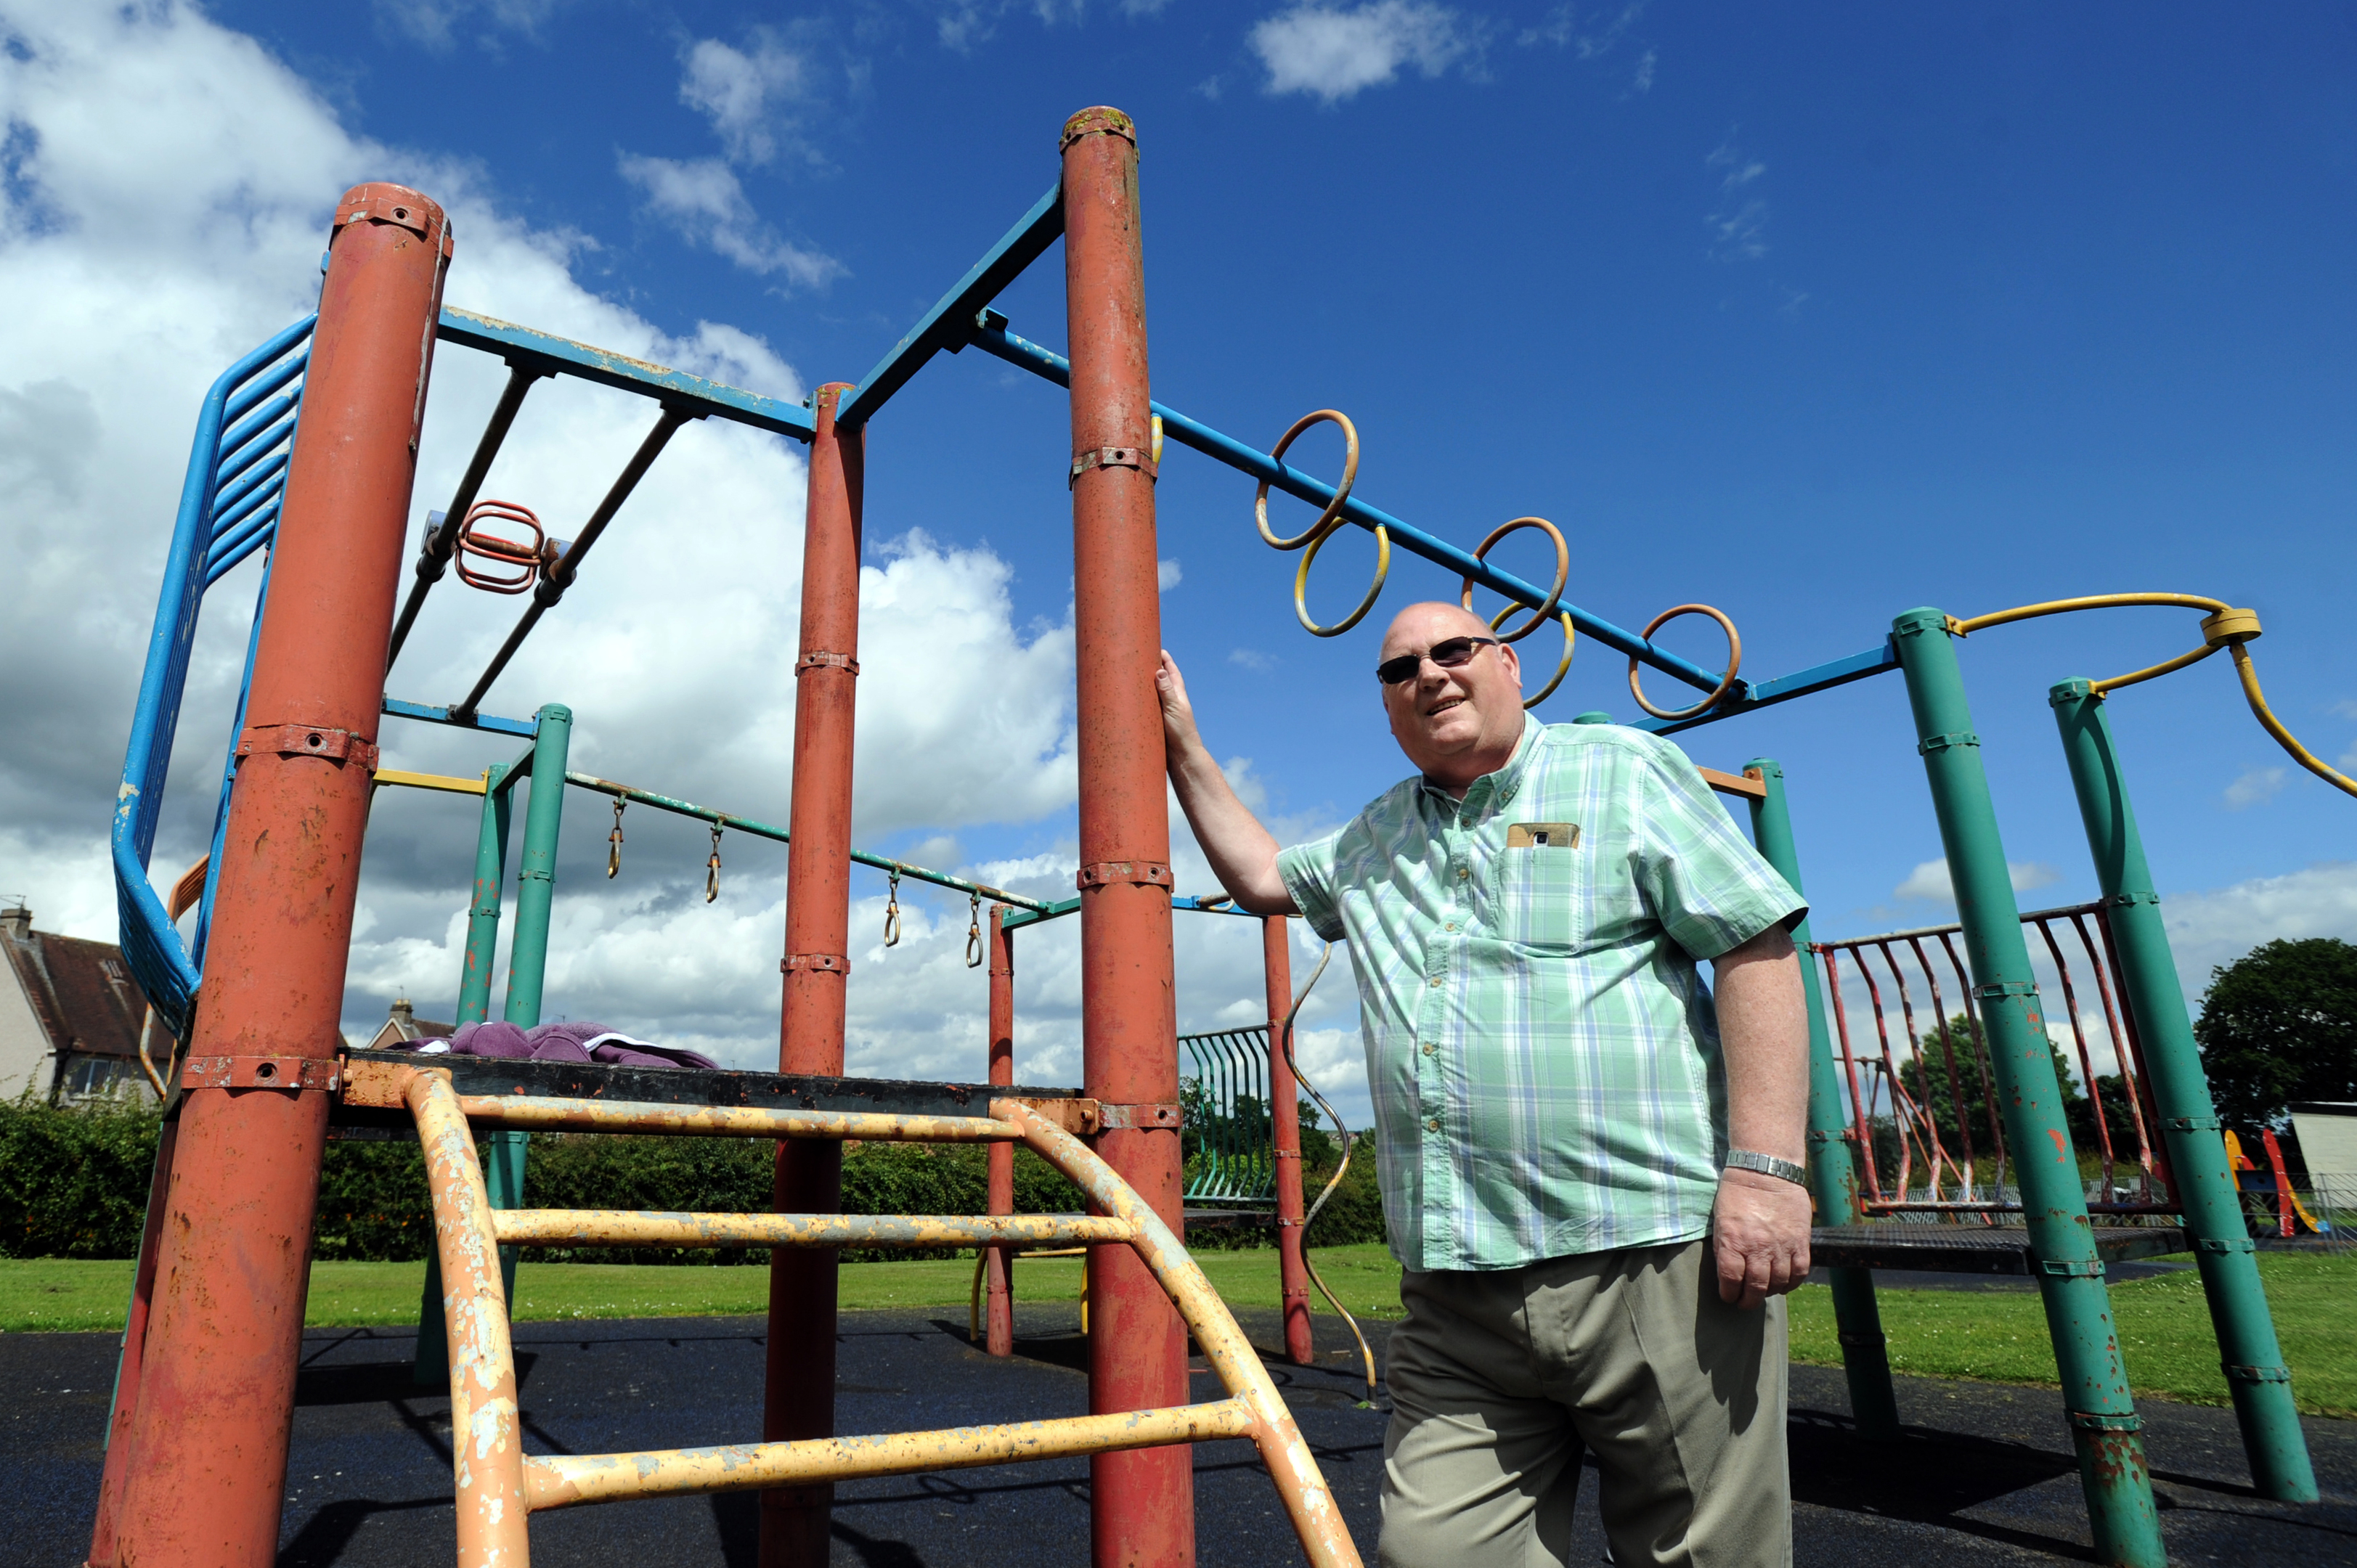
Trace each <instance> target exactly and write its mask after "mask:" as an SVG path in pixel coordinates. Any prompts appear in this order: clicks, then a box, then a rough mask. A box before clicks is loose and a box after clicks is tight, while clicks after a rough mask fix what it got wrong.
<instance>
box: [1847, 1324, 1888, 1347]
mask: <svg viewBox="0 0 2357 1568" xmlns="http://www.w3.org/2000/svg"><path fill="white" fill-rule="evenodd" d="M1834 1337H1835V1339H1836V1340H1838V1341H1839V1342H1840V1344H1841V1348H1843V1349H1845V1350H1879V1349H1881V1348H1883V1347H1884V1346H1885V1345H1888V1344H1889V1343H1890V1340H1889V1337H1888V1336H1886V1335H1885V1334H1883V1332H1882V1331H1881V1330H1880V1329H1873V1330H1870V1331H1868V1332H1867V1333H1864V1334H1860V1333H1856V1332H1854V1331H1852V1330H1849V1329H1843V1330H1842V1331H1840V1332H1839V1333H1837V1334H1835V1336H1834Z"/></svg>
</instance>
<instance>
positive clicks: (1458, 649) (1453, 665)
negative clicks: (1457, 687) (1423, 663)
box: [1425, 637, 1481, 670]
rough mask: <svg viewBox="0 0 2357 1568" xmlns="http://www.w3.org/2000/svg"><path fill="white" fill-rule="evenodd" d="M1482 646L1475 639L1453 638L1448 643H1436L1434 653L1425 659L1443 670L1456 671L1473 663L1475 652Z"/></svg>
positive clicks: (1433, 648) (1433, 646)
mask: <svg viewBox="0 0 2357 1568" xmlns="http://www.w3.org/2000/svg"><path fill="white" fill-rule="evenodd" d="M1480 646H1481V644H1480V641H1479V640H1478V639H1474V638H1470V637H1452V638H1450V639H1448V641H1446V642H1436V643H1434V644H1433V645H1432V651H1431V652H1430V653H1428V654H1426V655H1425V657H1426V658H1427V659H1429V660H1432V661H1433V662H1434V663H1435V664H1437V665H1439V666H1440V667H1441V668H1442V669H1443V670H1456V669H1459V668H1461V667H1462V666H1464V665H1466V664H1468V663H1469V662H1471V660H1472V658H1473V650H1475V649H1477V648H1479V647H1480Z"/></svg>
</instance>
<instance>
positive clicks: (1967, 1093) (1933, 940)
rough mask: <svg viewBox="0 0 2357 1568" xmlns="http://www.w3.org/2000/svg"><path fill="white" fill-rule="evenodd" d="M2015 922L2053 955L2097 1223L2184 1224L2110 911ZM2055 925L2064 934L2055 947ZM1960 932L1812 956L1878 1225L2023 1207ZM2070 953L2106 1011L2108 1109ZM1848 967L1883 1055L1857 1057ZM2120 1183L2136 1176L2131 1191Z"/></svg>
mask: <svg viewBox="0 0 2357 1568" xmlns="http://www.w3.org/2000/svg"><path fill="white" fill-rule="evenodd" d="M2021 922H2022V924H2023V925H2025V926H2032V927H2035V928H2036V929H2037V930H2038V934H2039V936H2040V939H2042V940H2043V942H2044V945H2045V949H2046V953H2047V956H2048V957H2049V958H2050V959H2051V960H2052V961H2053V964H2054V969H2055V972H2056V978H2057V979H2058V980H2059V982H2060V983H2061V993H2062V1005H2063V1011H2064V1014H2065V1015H2066V1016H2067V1018H2068V1019H2069V1023H2070V1030H2071V1039H2072V1045H2073V1046H2074V1047H2076V1050H2077V1056H2078V1067H2079V1080H2080V1082H2081V1084H2082V1085H2083V1086H2084V1088H2085V1090H2086V1093H2087V1099H2088V1101H2089V1110H2090V1112H2091V1113H2092V1120H2093V1127H2094V1134H2095V1137H2094V1142H2095V1147H2096V1150H2097V1153H2098V1154H2099V1155H2100V1158H2101V1161H2102V1169H2103V1180H2102V1184H2101V1188H2100V1192H2099V1193H2096V1194H2091V1195H2090V1196H2089V1198H2088V1202H2087V1208H2088V1210H2089V1211H2090V1212H2091V1213H2098V1214H2175V1213H2177V1212H2179V1205H2178V1202H2177V1198H2176V1194H2175V1189H2174V1187H2172V1186H2171V1184H2170V1179H2169V1167H2168V1160H2167V1156H2166V1155H2165V1154H2164V1153H2163V1152H2162V1150H2161V1147H2160V1142H2159V1139H2158V1137H2157V1136H2156V1135H2155V1134H2156V1133H2157V1132H2158V1128H2159V1118H2158V1115H2157V1114H2156V1112H2155V1111H2154V1108H2153V1104H2152V1101H2151V1091H2150V1090H2149V1088H2148V1087H2147V1081H2146V1075H2145V1068H2144V1048H2143V1045H2142V1043H2141V1042H2140V1041H2139V1040H2138V1039H2137V1038H2136V1022H2135V1019H2134V1018H2133V1017H2131V1016H2129V1015H2127V1013H2126V1011H2125V1009H2123V1008H2122V1007H2121V1006H2120V1004H2119V1003H2118V1001H2117V997H2118V994H2119V992H2120V972H2119V959H2118V955H2117V954H2116V953H2115V950H2114V949H2113V944H2112V930H2111V924H2110V921H2109V920H2108V919H2107V918H2105V917H2104V908H2103V906H2101V905H2100V904H2076V905H2072V906H2070V907H2068V908H2061V909H2037V910H2031V911H2030V912H2029V913H2027V914H2024V915H2023V916H2022V917H2021ZM2057 925H2061V926H2062V927H2063V928H2064V929H2063V932H2062V934H2061V936H2060V937H2058V936H2057V935H2056V932H2055V927H2056V926H2057ZM1963 929H1964V928H1963V927H1962V926H1927V927H1924V928H1922V929H1917V930H1911V931H1889V932H1886V933H1884V934H1882V935H1880V936H1871V937H1853V938H1849V939H1846V940H1841V941H1832V942H1814V943H1812V944H1811V945H1810V950H1811V951H1813V952H1814V953H1815V954H1817V955H1818V957H1819V958H1820V959H1821V960H1822V961H1824V972H1825V995H1826V999H1827V1001H1828V1003H1829V1004H1831V1007H1832V1011H1833V1016H1834V1027H1835V1033H1836V1036H1837V1037H1838V1039H1839V1041H1840V1049H1841V1064H1842V1071H1843V1075H1844V1078H1845V1080H1846V1085H1847V1088H1848V1090H1849V1114H1850V1132H1849V1142H1850V1144H1851V1146H1852V1148H1853V1149H1854V1150H1855V1151H1856V1153H1857V1157H1858V1159H1859V1161H1860V1162H1861V1164H1862V1165H1863V1166H1864V1169H1863V1170H1862V1171H1861V1172H1860V1173H1859V1174H1860V1177H1861V1181H1862V1185H1863V1186H1864V1187H1865V1190H1866V1193H1867V1197H1866V1198H1865V1200H1864V1202H1865V1208H1866V1209H1867V1212H1868V1213H1870V1214H1901V1213H1924V1214H1953V1215H1956V1216H1958V1217H1962V1216H1965V1215H1981V1216H1984V1217H1986V1216H1989V1215H1994V1214H2005V1213H2018V1212H2019V1211H2020V1209H2021V1204H2020V1203H2019V1202H2018V1200H2016V1199H2013V1198H2010V1197H2008V1196H2007V1189H2006V1185H2005V1166H2006V1156H2007V1150H2006V1146H2005V1127H2004V1123H2003V1121H2002V1119H2001V1118H2000V1116H1999V1113H1998V1102H1999V1096H1998V1093H1997V1088H1996V1074H1995V1072H1994V1070H1993V1069H1991V1067H1990V1064H1989V1058H1988V1045H1987V1041H1986V1036H1984V1034H1983V1032H1982V1029H1981V1020H1980V1007H1979V1004H1978V1003H1977V1002H1976V1001H1975V998H1974V995H1973V983H1972V979H1971V976H1970V974H1969V973H1968V972H1967V971H1966V968H1965V965H1964V957H1963V955H1962V954H1961V953H1960V952H1959V951H1958V950H1957V946H1956V939H1957V937H1958V936H1959V935H1960V934H1961V933H1962V931H1963ZM2074 938H2075V941H2074V940H2072V939H2074ZM2068 950H2075V951H2077V952H2079V953H2081V954H2083V957H2084V960H2085V969H2084V974H2085V975H2088V976H2092V977H2093V981H2094V987H2095V993H2096V995H2097V996H2098V997H2099V998H2101V1000H2102V1003H2103V1018H2104V1032H2105V1036H2106V1037H2107V1038H2108V1040H2109V1043H2110V1045H2111V1050H2112V1059H2113V1061H2114V1062H2115V1063H2116V1064H2117V1066H2118V1069H2119V1071H2118V1075H2117V1076H2118V1079H2119V1085H2118V1093H2117V1097H2116V1098H2115V1099H2114V1100H2113V1101H2111V1102H2110V1103H2108V1104H2107V1103H2106V1101H2105V1095H2104V1082H2103V1079H2100V1078H2099V1077H2098V1075H2097V1074H2096V1071H2095V1064H2094V1059H2093V1055H2092V1053H2091V1052H2090V1050H2089V1048H2088V1040H2087V1034H2088V1030H2087V1026H2086V1025H2085V1024H2084V1023H2083V1021H2082V1020H2081V1017H2080V1013H2079V994H2078V988H2079V982H2078V981H2076V980H2074V979H2073V977H2072V966H2071V959H2070V956H2069V951H2068ZM1869 954H1870V955H1871V959H1870V958H1869ZM1844 955H1847V957H1848V960H1849V962H1850V964H1851V965H1852V966H1853V967H1854V968H1855V970H1856V972H1857V978H1858V979H1860V980H1862V981H1864V982H1865V984H1866V991H1867V1002H1868V1004H1870V1006H1871V1007H1872V1009H1873V1013H1874V1032H1875V1045H1876V1047H1878V1049H1877V1050H1876V1051H1874V1052H1870V1053H1867V1052H1861V1051H1860V1050H1859V1049H1858V1048H1857V1047H1856V1045H1855V1044H1854V1043H1853V1041H1852V1038H1851V1031H1850V1019H1849V1009H1848V1007H1847V1005H1846V1003H1845V1002H1844V1000H1843V996H1842V958H1843V956H1844ZM1902 955H1903V956H1902ZM1873 960H1878V961H1879V966H1880V968H1881V970H1882V972H1883V975H1884V977H1886V978H1887V980H1888V983H1889V985H1890V986H1891V987H1892V989H1893V991H1894V992H1895V993H1896V996H1897V1002H1898V1011H1899V1021H1900V1040H1899V1042H1898V1043H1896V1044H1894V1043H1893V1040H1892V1038H1891V1034H1892V1031H1891V1027H1890V1012H1889V1004H1888V1003H1886V1001H1885V1000H1884V992H1883V984H1884V980H1883V979H1878V977H1877V975H1876V967H1877V965H1876V962H1875V961H1873ZM1943 972H1944V973H1946V974H1947V975H1949V976H1950V977H1952V978H1953V982H1954V984H1955V988H1956V991H1957V993H1958V994H1959V995H1960V997H1961V998H1962V1000H1963V1003H1964V1009H1963V1012H1964V1019H1965V1023H1966V1026H1965V1028H1964V1030H1963V1031H1962V1036H1963V1037H1962V1038H1959V1031H1957V1030H1956V1029H1954V1028H1953V1027H1951V1026H1950V1025H1951V1022H1952V1015H1950V1014H1949V1012H1948V1009H1947V1000H1946V993H1945V992H1944V990H1943V987H1942V985H1941V976H1942V974H1943ZM1918 984H1920V985H1921V987H1922V989H1923V991H1924V993H1925V994H1926V995H1927V997H1928V999H1929V1000H1930V1003H1931V1005H1932V1026H1931V1027H1930V1028H1929V1029H1919V1028H1917V1027H1916V1022H1915V987H1916V986H1917V985H1918ZM1959 1047H1962V1049H1961V1050H1960V1048H1959ZM1943 1084H1944V1085H1945V1087H1946V1090H1947V1093H1946V1096H1945V1105H1944V1106H1943V1105H1942V1104H1941V1103H1940V1101H1941V1096H1940V1093H1939V1090H1940V1086H1941V1085H1943ZM1975 1090H1976V1091H1977V1092H1975ZM1943 1111H1944V1112H1945V1115H1944V1117H1943V1114H1942V1112H1943ZM1943 1122H1944V1124H1943ZM1894 1139H1895V1140H1896V1147H1895V1148H1893V1147H1892V1142H1893V1140H1894ZM1886 1150H1888V1151H1889V1154H1890V1157H1891V1161H1892V1164H1893V1165H1894V1167H1895V1169H1894V1171H1893V1176H1892V1181H1891V1186H1892V1187H1894V1188H1895V1189H1896V1190H1895V1192H1886V1191H1885V1189H1884V1178H1883V1166H1884V1159H1883V1157H1882V1156H1883V1155H1884V1152H1885V1151H1886ZM2122 1176H2127V1177H2129V1178H2130V1179H2129V1180H2128V1181H2127V1182H2126V1184H2125V1185H2124V1184H2123V1182H2122V1180H2121V1177H2122ZM1919 1192H1920V1193H1921V1197H1917V1196H1916V1195H1917V1194H1918V1193H1919Z"/></svg>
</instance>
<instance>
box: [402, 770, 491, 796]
mask: <svg viewBox="0 0 2357 1568" xmlns="http://www.w3.org/2000/svg"><path fill="white" fill-rule="evenodd" d="M375 778H376V782H377V784H378V785H379V786H380V787H382V786H383V785H387V784H398V785H400V786H402V787H403V788H404V789H447V790H448V791H449V792H450V793H451V794H453V795H479V794H481V793H482V792H483V789H484V788H485V782H484V780H482V779H453V778H451V777H450V776H449V775H448V774H447V773H404V772H402V771H401V770H400V769H399V768H378V769H377V770H376V775H375Z"/></svg>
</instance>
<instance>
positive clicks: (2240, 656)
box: [991, 642, 2357, 1111]
mask: <svg viewBox="0 0 2357 1568" xmlns="http://www.w3.org/2000/svg"><path fill="white" fill-rule="evenodd" d="M2233 652H2234V673H2236V674H2237V675H2240V676H2241V677H2242V678H2243V695H2244V697H2246V698H2248V699H2249V701H2250V704H2251V712H2252V713H2254V714H2257V715H2258V720H2259V723H2260V724H2261V725H2265V726H2266V732H2267V733H2268V734H2269V735H2271V736H2275V737H2276V742H2277V744H2279V745H2281V746H2282V747H2283V748H2284V749H2285V750H2286V751H2287V752H2289V753H2291V757H2292V760H2293V761H2295V762H2297V763H2298V764H2299V765H2300V766H2301V767H2302V768H2307V769H2308V770H2309V772H2310V773H2313V774H2315V775H2316V776H2317V777H2318V778H2319V779H2323V780H2324V781H2325V782H2326V783H2327V784H2330V785H2331V786H2332V787H2333V788H2334V789H2340V790H2342V791H2344V792H2345V793H2348V794H2351V795H2357V779H2351V778H2350V777H2349V776H2348V775H2347V774H2345V773H2341V772H2340V771H2338V770H2336V769H2334V768H2328V767H2326V766H2325V765H2324V764H2323V763H2321V762H2319V761H2318V760H2317V759H2316V757H2315V755H2314V754H2313V753H2311V752H2310V751H2309V749H2308V747H2306V746H2302V745H2300V744H2299V742H2298V739H2297V738H2295V737H2294V736H2293V735H2292V733H2291V731H2289V730H2287V729H2286V728H2284V726H2283V721H2282V720H2281V719H2278V718H2276V714H2275V710H2274V709H2273V708H2270V707H2268V706H2267V698H2266V693H2264V692H2262V691H2260V690H2259V672H2258V671H2256V670H2255V669H2253V668H2252V667H2251V654H2250V650H2248V649H2246V648H2244V646H2243V645H2242V644H2241V643H2239V642H2238V643H2236V644H2234V649H2233ZM991 1109H992V1110H993V1111H996V1109H997V1106H996V1104H994V1105H993V1106H992V1107H991Z"/></svg>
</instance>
